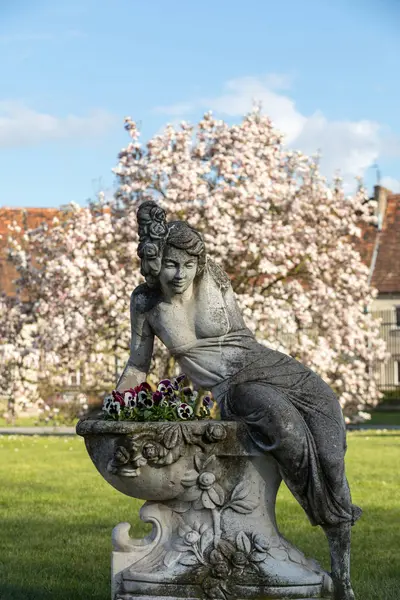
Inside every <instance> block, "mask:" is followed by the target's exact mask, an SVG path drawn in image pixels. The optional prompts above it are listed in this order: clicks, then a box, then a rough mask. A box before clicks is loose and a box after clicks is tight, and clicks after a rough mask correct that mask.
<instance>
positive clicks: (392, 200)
mask: <svg viewBox="0 0 400 600" xmlns="http://www.w3.org/2000/svg"><path fill="white" fill-rule="evenodd" d="M372 285H373V286H374V287H376V288H377V289H378V291H379V293H381V294H389V293H392V294H393V293H400V194H390V195H389V196H388V198H387V206H386V212H385V217H384V219H383V223H382V230H381V231H380V232H379V233H378V239H377V258H376V263H375V267H374V270H373V274H372Z"/></svg>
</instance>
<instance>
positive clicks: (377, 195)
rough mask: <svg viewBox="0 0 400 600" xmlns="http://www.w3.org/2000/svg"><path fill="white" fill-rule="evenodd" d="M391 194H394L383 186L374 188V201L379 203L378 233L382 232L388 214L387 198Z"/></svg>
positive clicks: (377, 209)
mask: <svg viewBox="0 0 400 600" xmlns="http://www.w3.org/2000/svg"><path fill="white" fill-rule="evenodd" d="M391 193H392V192H391V191H390V190H388V189H386V188H384V187H382V186H381V185H376V186H375V187H374V199H375V201H376V202H377V206H376V209H375V215H376V216H377V217H378V231H381V230H382V227H383V222H384V220H385V214H386V206H387V197H388V196H389V195H390V194H391Z"/></svg>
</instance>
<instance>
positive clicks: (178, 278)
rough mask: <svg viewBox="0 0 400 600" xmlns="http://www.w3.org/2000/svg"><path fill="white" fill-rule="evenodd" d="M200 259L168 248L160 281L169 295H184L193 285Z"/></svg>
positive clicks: (165, 252)
mask: <svg viewBox="0 0 400 600" xmlns="http://www.w3.org/2000/svg"><path fill="white" fill-rule="evenodd" d="M197 264H198V258H197V257H196V256H191V255H190V254H188V253H187V252H186V251H185V250H178V249H177V248H174V247H173V246H167V247H166V248H165V250H164V255H163V259H162V263H161V271H160V275H159V281H160V285H161V289H162V290H163V291H164V293H166V294H168V295H175V294H183V293H184V292H186V290H187V289H188V288H189V287H190V286H191V284H192V283H193V280H194V278H195V277H196V273H197Z"/></svg>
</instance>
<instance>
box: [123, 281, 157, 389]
mask: <svg viewBox="0 0 400 600" xmlns="http://www.w3.org/2000/svg"><path fill="white" fill-rule="evenodd" d="M147 306H148V299H147V298H146V294H145V292H143V288H142V286H140V287H139V288H136V290H134V291H133V293H132V295H131V304H130V315H131V347H130V354H129V359H128V362H127V363H126V366H125V369H124V370H123V372H122V375H121V377H120V378H119V380H118V383H117V390H126V389H128V388H131V387H135V386H137V385H139V384H140V383H142V382H143V381H145V380H146V377H147V373H148V372H149V368H150V362H151V357H152V354H153V346H154V333H153V331H152V330H151V327H150V325H149V323H148V322H147V319H146V309H147Z"/></svg>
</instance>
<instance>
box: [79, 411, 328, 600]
mask: <svg viewBox="0 0 400 600" xmlns="http://www.w3.org/2000/svg"><path fill="white" fill-rule="evenodd" d="M77 433H78V434H79V435H81V436H83V437H84V439H85V443H86V448H87V450H88V453H89V455H90V457H91V459H92V461H93V462H94V464H95V466H96V468H97V469H98V471H99V472H100V473H101V475H102V476H103V477H104V478H105V479H106V480H107V481H108V482H109V483H110V484H111V485H112V486H113V487H115V488H116V489H117V490H119V491H120V492H122V493H124V494H127V495H128V496H131V497H133V498H140V499H143V500H145V502H144V504H143V506H142V508H141V510H140V518H141V519H142V521H144V522H146V523H151V524H152V526H153V529H152V531H151V533H150V534H149V535H148V536H147V537H145V538H144V539H132V538H131V537H130V536H129V530H130V524H129V523H120V524H119V525H117V526H116V527H115V528H114V530H113V533H112V543H113V552H112V585H111V588H112V600H134V599H136V600H150V599H154V600H155V599H161V598H162V599H164V600H166V599H170V600H173V599H178V598H185V599H186V600H190V599H195V598H196V599H200V598H201V599H207V598H221V599H226V600H228V599H230V598H232V599H245V598H246V599H247V598H248V599H264V600H266V599H272V598H281V599H282V598H294V599H300V598H307V599H311V598H322V597H327V598H331V597H332V596H331V591H330V589H331V580H330V577H329V575H328V574H327V573H326V572H324V571H323V570H322V569H321V567H320V566H319V565H318V564H317V563H316V562H315V561H314V560H312V559H307V558H306V557H305V556H304V555H303V554H302V553H301V552H300V551H299V550H298V549H296V548H295V547H294V546H292V545H291V544H290V543H289V542H288V541H287V540H285V539H284V538H283V537H282V535H281V534H280V533H279V531H278V528H277V524H276V519H275V499H276V494H277V491H278V488H279V485H280V483H281V477H280V474H279V470H278V467H277V464H276V462H275V460H274V459H273V458H272V457H271V456H268V455H265V454H261V453H259V452H258V451H257V450H256V449H255V448H254V446H253V445H252V444H251V442H250V439H249V438H248V436H247V431H246V428H245V426H243V425H241V424H239V423H236V422H230V421H211V420H210V421H208V420H204V421H188V422H183V421H179V422H147V423H146V422H140V423H138V422H128V421H106V420H102V419H87V420H81V421H80V422H79V423H78V425H77Z"/></svg>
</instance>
